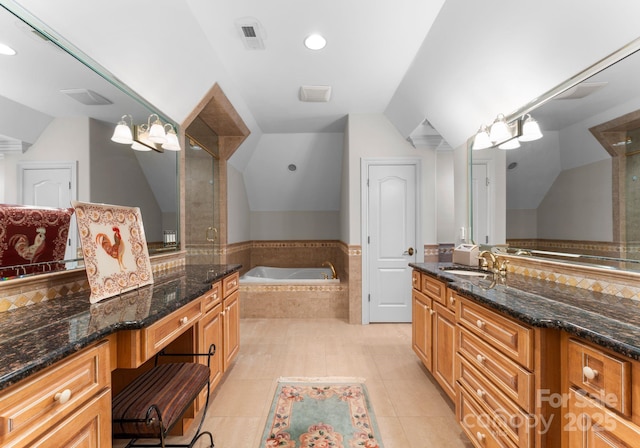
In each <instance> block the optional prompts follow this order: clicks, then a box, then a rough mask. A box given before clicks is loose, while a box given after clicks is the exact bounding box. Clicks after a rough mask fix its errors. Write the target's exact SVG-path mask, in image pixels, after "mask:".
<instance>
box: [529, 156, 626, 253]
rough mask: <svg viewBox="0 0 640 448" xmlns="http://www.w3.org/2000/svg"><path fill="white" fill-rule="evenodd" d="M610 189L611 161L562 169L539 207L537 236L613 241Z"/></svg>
mask: <svg viewBox="0 0 640 448" xmlns="http://www.w3.org/2000/svg"><path fill="white" fill-rule="evenodd" d="M611 188H612V179H611V160H603V161H601V162H595V163H591V164H589V165H585V166H583V167H578V168H572V169H570V170H565V171H563V172H562V173H561V174H560V176H558V178H557V179H556V181H555V182H554V184H553V186H552V187H551V189H550V190H549V193H548V194H547V196H546V197H545V198H544V200H543V201H542V203H541V204H540V207H538V216H537V217H538V223H537V226H538V238H546V239H567V240H585V241H613V220H612V216H613V210H612V196H611ZM594 210H597V213H594Z"/></svg>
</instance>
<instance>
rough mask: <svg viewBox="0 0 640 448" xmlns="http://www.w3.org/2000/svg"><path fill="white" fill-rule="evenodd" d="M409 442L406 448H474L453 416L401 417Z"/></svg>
mask: <svg viewBox="0 0 640 448" xmlns="http://www.w3.org/2000/svg"><path fill="white" fill-rule="evenodd" d="M400 423H401V424H402V428H403V430H404V434H405V436H406V438H407V441H408V442H409V443H408V445H406V448H434V447H437V448H472V446H473V445H471V442H469V440H468V439H467V437H466V436H465V435H464V433H463V432H462V429H461V428H460V426H458V424H457V423H456V421H455V419H454V417H453V415H448V416H443V417H429V418H424V417H400Z"/></svg>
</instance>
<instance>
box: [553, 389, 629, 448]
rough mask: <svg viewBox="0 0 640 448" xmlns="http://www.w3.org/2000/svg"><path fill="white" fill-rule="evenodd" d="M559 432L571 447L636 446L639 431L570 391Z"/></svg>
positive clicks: (627, 422)
mask: <svg viewBox="0 0 640 448" xmlns="http://www.w3.org/2000/svg"><path fill="white" fill-rule="evenodd" d="M562 430H563V431H565V432H567V433H568V434H569V446H570V447H576V446H579V447H582V446H586V447H595V448H600V447H602V448H604V447H635V446H638V440H640V428H639V427H638V426H637V425H634V424H633V423H631V422H629V421H628V420H625V419H624V418H623V417H620V416H619V415H618V414H616V413H615V412H612V411H610V410H608V409H606V408H604V407H603V406H601V405H599V404H598V403H597V402H596V401H594V400H592V399H590V398H588V397H585V396H583V395H581V394H580V393H578V392H577V391H576V390H575V389H573V388H572V389H570V390H569V405H568V412H566V413H565V419H564V421H563V423H562Z"/></svg>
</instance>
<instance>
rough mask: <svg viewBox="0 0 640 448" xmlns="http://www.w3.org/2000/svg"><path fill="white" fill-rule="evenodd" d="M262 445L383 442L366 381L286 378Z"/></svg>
mask: <svg viewBox="0 0 640 448" xmlns="http://www.w3.org/2000/svg"><path fill="white" fill-rule="evenodd" d="M260 448H383V445H382V441H381V439H380V434H379V431H378V427H377V424H376V421H375V415H374V413H373V411H372V409H371V406H370V403H369V397H368V395H367V390H366V388H365V385H364V384H363V383H361V382H352V381H349V380H346V379H345V380H341V379H336V378H306V379H286V378H285V379H280V380H279V381H278V385H277V388H276V391H275V395H274V397H273V403H272V404H271V409H270V411H269V416H268V417H267V422H266V424H265V429H264V432H263V435H262V442H261V444H260Z"/></svg>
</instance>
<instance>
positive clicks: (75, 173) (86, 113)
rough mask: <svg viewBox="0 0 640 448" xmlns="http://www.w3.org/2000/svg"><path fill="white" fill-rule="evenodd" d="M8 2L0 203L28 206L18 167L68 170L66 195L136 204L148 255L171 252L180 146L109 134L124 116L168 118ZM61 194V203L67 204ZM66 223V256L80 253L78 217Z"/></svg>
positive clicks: (0, 96) (0, 34) (0, 99)
mask: <svg viewBox="0 0 640 448" xmlns="http://www.w3.org/2000/svg"><path fill="white" fill-rule="evenodd" d="M6 8H7V7H6V6H2V7H0V42H2V43H4V44H7V45H9V46H11V47H12V48H13V49H14V50H15V51H16V54H15V55H14V56H2V55H0V60H1V62H2V63H1V64H0V73H1V76H0V77H1V79H2V82H1V83H0V173H1V174H2V175H1V176H0V203H3V204H24V205H34V204H31V203H29V201H30V200H31V199H27V201H25V199H23V198H29V195H28V194H27V191H26V190H27V189H28V187H26V186H25V185H27V184H28V182H29V180H28V179H27V178H29V179H31V178H30V177H29V176H31V175H30V174H25V173H39V172H56V170H59V169H63V170H64V169H66V170H68V171H69V173H70V174H69V176H71V177H72V180H71V181H70V182H72V183H71V184H70V187H71V188H70V193H69V194H70V197H71V199H77V200H80V201H87V202H98V203H106V204H115V205H124V206H136V207H140V209H141V212H142V217H143V222H144V231H145V237H146V240H147V243H148V246H149V251H150V253H151V254H152V255H153V254H154V253H158V252H165V251H167V250H175V248H176V247H177V246H175V245H173V244H166V240H167V238H166V237H165V233H167V234H169V235H172V233H171V232H175V235H176V237H177V235H179V234H180V232H179V228H178V226H179V211H178V207H179V186H178V155H179V153H178V152H175V151H163V152H162V151H155V150H149V151H135V150H133V149H132V148H131V146H130V145H121V144H118V143H114V142H112V141H111V136H112V134H113V131H114V128H115V124H116V123H117V122H118V121H120V119H121V117H122V116H123V115H125V114H129V115H131V116H132V118H133V123H135V124H141V123H147V121H148V118H149V116H150V115H151V114H154V113H155V114H159V115H160V117H161V118H162V120H163V121H164V122H169V120H168V119H167V118H166V117H165V116H164V115H163V114H162V113H161V112H159V111H158V110H157V109H155V108H153V106H152V105H150V104H149V103H147V102H146V101H145V100H144V99H142V98H140V97H139V96H137V95H135V93H133V92H132V91H131V90H130V89H128V88H127V87H126V86H123V85H122V84H121V83H120V82H119V81H118V80H116V79H115V78H111V79H110V75H109V74H108V73H107V72H106V71H105V70H104V69H102V68H100V67H97V66H96V65H95V63H93V61H91V60H90V59H89V58H88V57H86V55H82V54H77V53H76V54H71V53H70V51H73V48H72V47H71V48H72V49H71V50H70V49H69V47H70V45H65V44H63V45H57V44H55V43H53V42H52V39H51V37H52V35H53V34H52V33H54V32H53V31H52V30H48V29H46V25H44V24H41V23H39V22H38V21H37V18H33V17H25V14H22V13H21V12H20V11H10V10H8V9H6ZM16 14H19V15H20V17H18V16H17V15H16ZM60 41H62V39H59V40H58V44H59V43H60ZM104 100H106V101H104ZM101 102H104V103H106V104H99V103H101ZM127 121H128V119H127ZM172 124H173V123H172ZM174 125H175V124H174ZM47 170H50V171H47ZM36 175H39V174H36ZM63 175H65V176H66V175H67V174H66V172H65V173H63ZM67 200H68V199H66V198H65V199H64V200H63V201H62V203H60V204H59V206H61V207H62V206H66V207H70V204H69V203H66V204H65V203H64V202H67ZM36 205H42V206H56V205H57V204H36ZM70 230H71V231H70V240H71V241H70V246H69V249H68V250H67V253H66V254H65V258H66V259H73V258H76V257H77V255H78V254H79V253H80V251H78V250H77V247H74V246H76V245H78V246H79V243H78V239H77V236H76V235H75V233H76V231H77V229H76V224H75V222H72V224H71V226H70ZM169 242H170V243H173V242H177V239H173V237H170V238H169ZM178 246H179V244H178ZM68 266H69V267H73V264H72V263H69V264H68ZM0 267H2V266H0ZM45 269H46V268H43V270H45Z"/></svg>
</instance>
